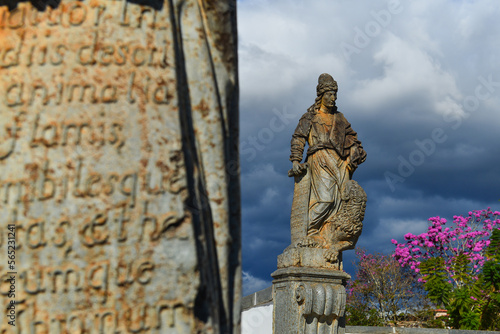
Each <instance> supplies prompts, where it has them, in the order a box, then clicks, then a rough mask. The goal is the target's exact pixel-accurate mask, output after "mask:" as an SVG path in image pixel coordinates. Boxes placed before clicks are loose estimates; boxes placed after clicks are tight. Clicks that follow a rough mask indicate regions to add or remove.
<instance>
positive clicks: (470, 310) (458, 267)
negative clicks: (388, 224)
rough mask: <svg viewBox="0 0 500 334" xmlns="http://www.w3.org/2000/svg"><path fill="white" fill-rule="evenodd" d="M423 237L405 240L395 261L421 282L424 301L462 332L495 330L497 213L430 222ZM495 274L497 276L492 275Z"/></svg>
mask: <svg viewBox="0 0 500 334" xmlns="http://www.w3.org/2000/svg"><path fill="white" fill-rule="evenodd" d="M429 222H430V226H429V227H428V230H427V232H425V233H422V234H419V235H414V234H411V233H408V234H406V235H405V242H404V243H398V242H397V241H396V240H392V243H393V244H394V245H395V246H396V250H395V255H394V256H395V258H396V260H397V261H398V262H399V263H400V264H401V266H403V267H408V268H410V269H411V270H412V271H413V274H414V275H415V277H416V278H418V280H419V281H420V282H422V283H424V288H425V290H426V291H427V292H428V297H429V298H430V299H431V300H432V301H433V302H434V303H435V304H437V305H441V306H444V307H446V308H447V309H448V313H449V315H450V324H451V325H452V326H453V327H454V328H462V329H490V330H491V329H495V328H497V326H499V324H498V322H499V321H497V320H495V319H498V318H500V290H499V286H498V285H499V284H500V242H499V240H500V212H498V211H495V212H493V211H491V210H490V209H488V210H479V211H471V212H469V215H468V216H454V217H453V225H451V226H447V225H446V223H447V221H446V219H443V218H440V217H431V218H429ZM496 275H497V276H496Z"/></svg>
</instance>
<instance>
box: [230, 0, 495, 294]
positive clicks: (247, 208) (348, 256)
mask: <svg viewBox="0 0 500 334" xmlns="http://www.w3.org/2000/svg"><path fill="white" fill-rule="evenodd" d="M499 17H500V2H498V0H478V1H473V0H419V1H411V2H409V1H401V2H399V1H387V0H365V1H360V0H337V1H331V0H313V1H298V0H239V1H238V29H239V32H238V35H239V62H240V67H239V70H240V87H241V88H240V94H241V103H240V113H241V139H240V141H241V142H240V144H241V146H240V150H241V165H242V172H241V182H242V211H243V223H242V224H243V270H244V293H245V294H248V293H251V292H253V291H256V290H259V289H262V288H265V287H267V286H269V285H270V284H271V283H270V282H271V277H270V274H271V273H272V272H273V271H274V270H276V258H277V256H278V254H280V253H281V252H282V251H283V249H284V248H285V247H287V246H288V245H289V243H290V228H289V222H290V208H291V203H292V192H293V180H292V179H291V178H289V177H288V176H287V171H288V169H290V168H291V163H290V161H289V160H288V159H289V155H290V139H291V135H292V134H293V131H294V129H295V127H296V125H297V122H298V120H299V118H300V116H301V115H302V114H303V113H304V112H305V111H306V109H307V108H308V107H309V106H310V105H311V104H312V103H313V102H314V98H315V97H316V84H317V79H318V76H319V75H320V74H321V73H323V72H327V73H330V74H332V75H333V77H334V78H335V79H336V80H337V82H338V85H339V93H338V100H337V106H338V107H339V110H340V111H341V112H343V113H344V115H345V116H346V118H347V119H348V120H349V122H350V123H351V124H352V127H353V129H354V130H355V131H357V132H358V138H359V139H360V140H361V141H362V143H363V146H364V148H365V150H366V151H367V153H368V157H367V160H366V162H365V163H364V164H362V165H361V166H360V167H359V168H358V170H357V171H356V173H355V174H354V179H355V180H357V181H358V182H359V183H360V185H361V186H362V187H363V188H364V189H365V191H366V192H367V195H368V205H367V208H366V217H365V220H364V229H363V234H362V235H361V237H360V239H359V241H358V246H361V247H364V248H366V249H367V250H368V251H369V252H384V253H389V252H392V251H393V249H394V247H393V245H392V244H391V242H390V240H391V239H393V238H394V239H397V240H402V239H403V235H404V234H406V233H408V232H412V233H421V232H423V231H424V230H425V229H426V226H427V218H429V217H431V216H437V215H439V216H441V217H445V218H448V219H450V218H452V216H453V215H457V214H467V212H468V211H469V210H473V209H485V208H487V207H492V208H494V209H496V210H499V209H500V202H499V199H500V174H499V166H500V145H499V142H500V141H499V138H500V134H499V132H500V24H499V23H498V18H499ZM353 260H354V252H353V251H348V252H346V253H345V255H344V262H345V267H346V271H347V272H349V273H350V274H351V275H354V273H355V271H354V267H353V266H352V265H351V262H352V261H353Z"/></svg>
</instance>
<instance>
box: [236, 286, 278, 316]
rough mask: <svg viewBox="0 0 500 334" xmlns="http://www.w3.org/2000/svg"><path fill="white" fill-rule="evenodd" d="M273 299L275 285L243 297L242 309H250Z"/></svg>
mask: <svg viewBox="0 0 500 334" xmlns="http://www.w3.org/2000/svg"><path fill="white" fill-rule="evenodd" d="M272 301H273V287H272V286H270V287H268V288H265V289H263V290H260V291H257V292H255V293H252V294H251V295H248V296H245V297H243V299H242V301H241V308H242V310H243V311H244V310H248V309H250V308H252V307H255V306H260V305H263V304H267V303H270V302H272Z"/></svg>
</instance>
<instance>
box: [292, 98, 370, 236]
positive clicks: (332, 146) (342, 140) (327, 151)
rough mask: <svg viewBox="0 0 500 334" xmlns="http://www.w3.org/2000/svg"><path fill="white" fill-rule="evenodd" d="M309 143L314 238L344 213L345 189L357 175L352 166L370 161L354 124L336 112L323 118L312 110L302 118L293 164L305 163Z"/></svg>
mask: <svg viewBox="0 0 500 334" xmlns="http://www.w3.org/2000/svg"><path fill="white" fill-rule="evenodd" d="M306 142H307V144H308V145H309V147H308V149H307V158H306V161H307V163H308V165H309V172H310V173H311V177H310V180H311V185H310V187H311V189H310V192H309V193H310V195H309V222H308V229H307V234H308V235H312V234H315V233H317V232H319V231H320V230H321V228H322V227H323V225H324V224H325V223H326V222H327V221H328V220H329V219H330V218H331V217H333V216H334V215H335V214H336V213H337V212H338V211H339V210H340V204H341V202H342V201H341V192H342V189H343V187H344V184H345V183H346V182H347V181H348V180H350V178H351V176H352V172H353V171H351V172H349V170H348V169H347V166H348V163H349V161H350V162H351V165H352V166H353V167H354V168H356V167H357V166H358V165H359V164H360V163H362V162H364V161H365V160H366V152H365V151H364V149H363V146H362V145H361V142H360V141H359V140H358V138H357V134H356V132H355V131H354V130H353V129H352V128H351V124H350V123H349V122H348V121H347V120H346V118H345V117H344V115H343V114H342V113H340V112H338V111H336V110H335V111H334V112H333V113H332V114H323V115H321V114H320V113H319V112H316V111H314V110H313V108H312V107H311V108H310V109H309V111H308V112H306V113H305V114H304V115H302V117H301V118H300V120H299V124H298V125H297V128H296V129H295V132H294V134H293V136H292V141H291V155H290V160H291V161H298V162H300V161H302V155H303V152H304V147H305V144H306Z"/></svg>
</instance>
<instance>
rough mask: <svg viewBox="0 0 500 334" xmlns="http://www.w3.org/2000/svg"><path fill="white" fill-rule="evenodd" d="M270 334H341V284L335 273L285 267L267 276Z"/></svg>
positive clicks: (343, 277)
mask: <svg viewBox="0 0 500 334" xmlns="http://www.w3.org/2000/svg"><path fill="white" fill-rule="evenodd" d="M271 276H272V277H273V278H274V281H273V303H274V307H273V333H274V334H291V333H298V334H313V333H314V334H316V333H317V334H327V333H328V334H337V333H339V334H344V333H345V321H344V318H343V317H344V311H345V302H346V292H345V283H346V280H347V279H349V278H351V277H350V276H349V275H348V274H347V273H345V272H343V271H339V270H331V269H316V268H307V267H288V268H281V269H278V270H276V271H275V272H274V273H272V274H271Z"/></svg>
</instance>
